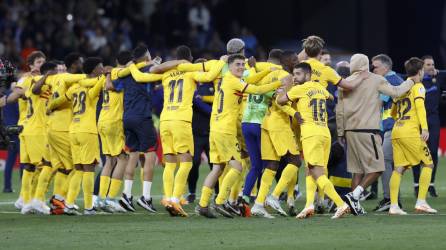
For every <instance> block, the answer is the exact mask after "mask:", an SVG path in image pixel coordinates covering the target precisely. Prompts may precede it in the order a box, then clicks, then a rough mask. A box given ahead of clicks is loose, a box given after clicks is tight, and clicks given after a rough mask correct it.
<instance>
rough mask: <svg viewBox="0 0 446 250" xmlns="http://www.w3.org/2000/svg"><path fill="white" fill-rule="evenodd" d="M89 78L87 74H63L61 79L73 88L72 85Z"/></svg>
mask: <svg viewBox="0 0 446 250" xmlns="http://www.w3.org/2000/svg"><path fill="white" fill-rule="evenodd" d="M85 78H87V75H86V74H63V75H61V79H62V80H63V81H64V82H65V84H67V86H71V84H73V83H76V82H78V81H80V80H82V79H85Z"/></svg>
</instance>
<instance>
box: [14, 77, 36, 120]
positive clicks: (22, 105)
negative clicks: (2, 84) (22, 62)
mask: <svg viewBox="0 0 446 250" xmlns="http://www.w3.org/2000/svg"><path fill="white" fill-rule="evenodd" d="M32 79H33V77H32V75H31V74H26V75H24V76H22V77H21V78H20V79H19V80H18V81H17V85H16V88H21V89H22V90H23V91H25V93H26V91H27V90H28V88H29V86H30V85H31V81H32ZM18 103H19V120H18V122H17V125H23V122H24V121H25V119H26V114H27V112H28V108H27V106H26V105H27V103H28V101H27V100H25V99H23V98H19V101H18Z"/></svg>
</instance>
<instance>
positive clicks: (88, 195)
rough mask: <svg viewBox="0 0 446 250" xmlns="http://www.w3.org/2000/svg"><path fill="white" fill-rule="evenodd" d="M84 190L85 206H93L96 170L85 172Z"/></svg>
mask: <svg viewBox="0 0 446 250" xmlns="http://www.w3.org/2000/svg"><path fill="white" fill-rule="evenodd" d="M82 190H83V191H84V208H85V209H92V208H93V190H94V172H84V175H83V178H82Z"/></svg>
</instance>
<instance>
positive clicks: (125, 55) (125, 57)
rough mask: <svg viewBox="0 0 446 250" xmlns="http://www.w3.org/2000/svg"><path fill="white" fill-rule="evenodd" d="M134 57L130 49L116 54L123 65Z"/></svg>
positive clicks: (117, 59)
mask: <svg viewBox="0 0 446 250" xmlns="http://www.w3.org/2000/svg"><path fill="white" fill-rule="evenodd" d="M132 59H133V57H132V53H131V52H130V51H128V50H123V51H121V52H119V53H118V55H117V56H116V61H117V62H118V63H119V64H121V65H126V64H127V63H128V62H130V61H131V60H132Z"/></svg>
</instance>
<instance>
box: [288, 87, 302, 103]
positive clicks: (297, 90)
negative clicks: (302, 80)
mask: <svg viewBox="0 0 446 250" xmlns="http://www.w3.org/2000/svg"><path fill="white" fill-rule="evenodd" d="M286 96H287V97H288V100H290V101H292V102H294V101H296V100H297V99H299V98H302V97H303V96H305V90H304V88H303V87H302V85H297V86H293V87H292V88H291V89H290V90H288V92H287V93H286Z"/></svg>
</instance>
